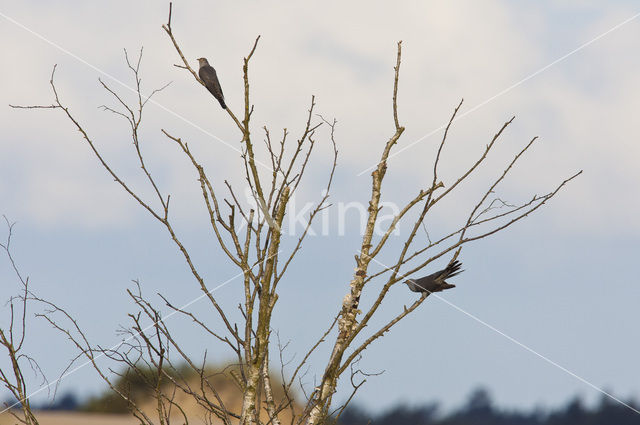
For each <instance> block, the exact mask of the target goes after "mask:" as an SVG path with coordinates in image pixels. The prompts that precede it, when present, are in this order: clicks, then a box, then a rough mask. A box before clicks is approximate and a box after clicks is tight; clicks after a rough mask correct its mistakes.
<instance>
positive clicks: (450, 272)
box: [442, 260, 464, 280]
mask: <svg viewBox="0 0 640 425" xmlns="http://www.w3.org/2000/svg"><path fill="white" fill-rule="evenodd" d="M460 267H462V263H461V262H460V261H458V260H456V261H454V262H453V263H451V264H449V265H448V266H447V268H446V269H444V270H443V271H442V278H443V280H444V279H448V278H450V277H453V276H457V275H459V274H460V273H462V272H463V271H464V270H460Z"/></svg>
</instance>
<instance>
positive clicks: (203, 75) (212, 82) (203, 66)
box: [198, 58, 227, 109]
mask: <svg viewBox="0 0 640 425" xmlns="http://www.w3.org/2000/svg"><path fill="white" fill-rule="evenodd" d="M198 63H199V64H200V69H199V70H198V76H200V79H201V80H202V82H203V83H204V86H205V87H206V88H207V90H209V92H211V94H212V95H213V97H215V98H216V99H218V102H220V106H222V109H227V104H226V103H224V94H222V88H221V87H220V81H218V75H217V74H216V70H215V69H213V67H212V66H211V65H209V61H207V59H205V58H198Z"/></svg>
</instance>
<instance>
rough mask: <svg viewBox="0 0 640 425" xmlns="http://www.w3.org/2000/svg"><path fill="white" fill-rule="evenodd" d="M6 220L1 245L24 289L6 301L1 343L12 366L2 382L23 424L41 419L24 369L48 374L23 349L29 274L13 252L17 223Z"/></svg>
mask: <svg viewBox="0 0 640 425" xmlns="http://www.w3.org/2000/svg"><path fill="white" fill-rule="evenodd" d="M4 220H5V222H6V224H7V229H8V232H7V240H6V242H4V243H0V248H2V249H3V250H4V251H5V253H6V255H7V258H8V259H9V264H11V268H12V269H13V272H14V274H15V276H16V278H17V279H18V281H19V282H20V286H21V293H20V295H18V296H14V297H11V298H10V299H9V301H8V303H7V304H8V306H9V322H8V323H9V324H8V326H7V327H4V326H3V327H0V346H1V347H3V348H4V349H5V350H6V355H7V357H8V359H9V362H10V365H11V368H10V369H8V370H3V369H1V368H0V384H2V385H3V386H4V387H5V388H6V389H7V390H9V393H10V394H11V395H12V396H13V397H14V398H15V399H16V400H17V402H16V403H14V405H13V406H11V405H10V404H9V403H5V407H6V408H7V409H9V408H12V407H15V406H20V410H21V411H22V412H21V413H22V416H20V414H19V413H18V412H16V411H15V410H9V413H11V414H12V415H13V417H14V418H15V419H16V420H17V421H18V422H20V423H22V424H25V425H38V420H37V419H36V416H35V415H34V413H33V411H32V410H31V402H30V401H29V397H28V394H29V393H28V391H27V379H25V376H24V370H26V369H31V370H33V371H34V372H35V373H36V375H39V376H41V377H42V379H43V380H44V381H45V382H46V378H45V376H44V374H43V373H42V371H41V370H40V366H38V363H37V362H36V361H35V359H34V358H33V357H31V356H29V355H28V354H26V353H25V352H24V343H25V339H26V337H27V307H28V303H29V301H31V293H30V292H29V278H28V277H23V275H22V273H20V270H19V269H18V266H17V264H16V261H15V259H14V258H13V255H12V254H11V239H12V237H13V226H14V224H13V223H10V222H9V220H7V218H6V217H4Z"/></svg>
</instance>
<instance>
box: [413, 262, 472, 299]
mask: <svg viewBox="0 0 640 425" xmlns="http://www.w3.org/2000/svg"><path fill="white" fill-rule="evenodd" d="M460 267H462V263H460V261H454V262H453V263H451V264H449V265H448V266H447V267H446V268H445V269H444V270H440V271H438V272H435V273H433V274H430V275H429V276H425V277H421V278H420V279H415V280H414V279H408V280H405V281H404V283H406V284H407V286H409V289H411V290H412V291H413V292H427V293H429V294H430V293H432V292H440V291H444V290H445V289H449V288H455V287H456V285H450V284H448V283H447V282H445V279H448V278H450V277H453V276H456V275H458V274H460V273H462V272H463V271H464V270H460Z"/></svg>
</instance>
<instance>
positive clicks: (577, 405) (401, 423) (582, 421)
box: [338, 388, 640, 425]
mask: <svg viewBox="0 0 640 425" xmlns="http://www.w3.org/2000/svg"><path fill="white" fill-rule="evenodd" d="M625 403H627V404H629V405H630V406H632V407H633V408H635V409H637V410H640V404H638V403H637V402H636V401H635V400H629V401H627V400H625ZM439 410H440V409H439V406H438V403H437V402H431V403H427V404H423V405H420V406H416V407H409V406H406V405H400V406H395V407H392V408H391V409H389V410H387V411H385V412H382V413H380V414H377V415H373V414H371V413H369V412H367V411H366V410H365V409H363V408H361V407H357V406H351V407H349V408H347V410H345V412H344V413H343V414H342V415H341V416H340V418H338V425H368V424H371V425H638V424H640V414H638V413H636V412H634V411H633V410H631V409H629V408H628V407H626V406H623V405H622V404H619V403H617V402H615V401H614V400H611V399H609V398H608V397H603V398H602V400H601V401H600V402H599V403H598V404H597V405H596V406H593V407H587V406H585V404H584V403H583V401H582V400H581V399H580V398H579V397H575V398H573V399H572V400H571V401H569V402H568V403H567V404H565V405H564V406H560V407H558V408H555V409H539V408H538V409H534V410H531V411H528V412H527V411H522V410H505V409H501V408H497V407H495V406H494V405H493V403H492V400H491V396H490V395H489V392H488V391H487V390H485V389H482V388H480V389H477V390H475V391H474V392H473V393H472V394H471V396H470V397H469V400H468V401H467V403H466V404H465V405H463V406H461V407H460V408H458V409H456V410H454V411H452V412H450V413H447V414H441V413H440V412H439Z"/></svg>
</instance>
